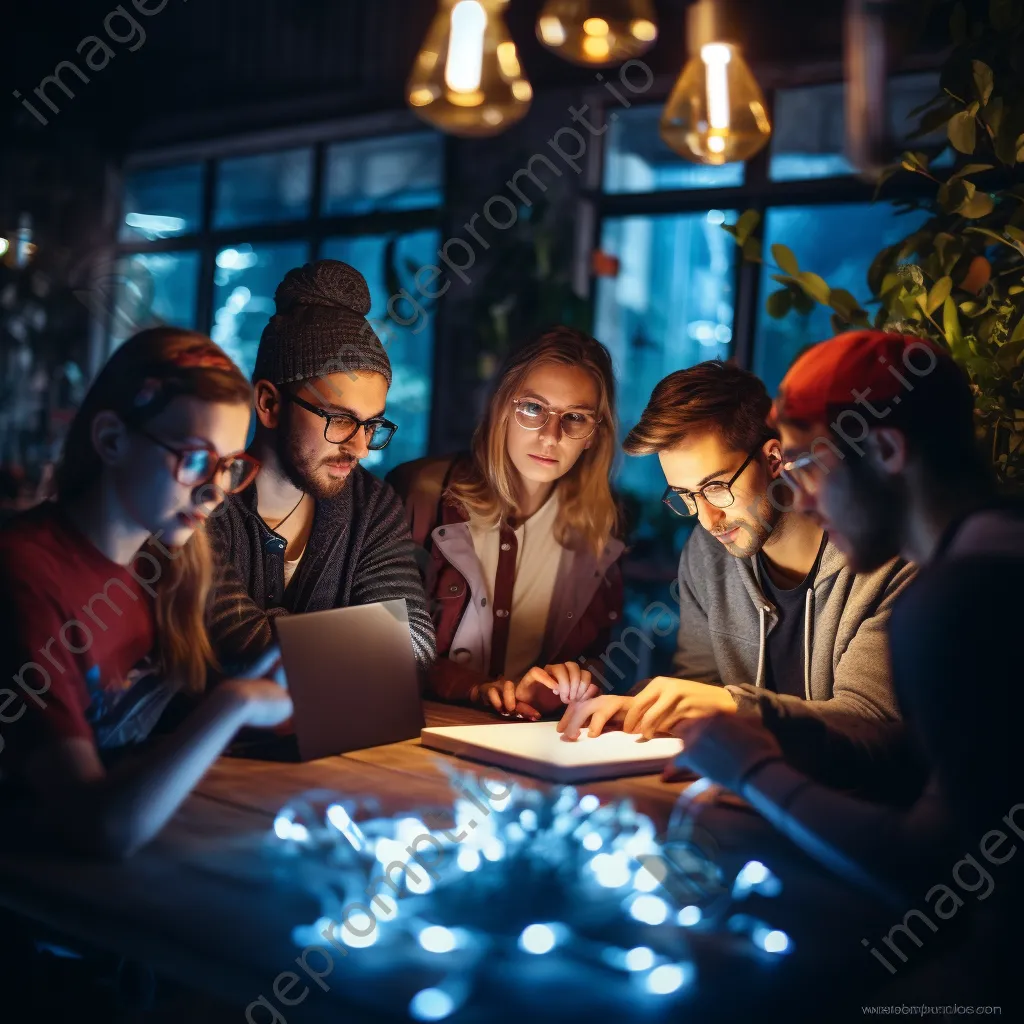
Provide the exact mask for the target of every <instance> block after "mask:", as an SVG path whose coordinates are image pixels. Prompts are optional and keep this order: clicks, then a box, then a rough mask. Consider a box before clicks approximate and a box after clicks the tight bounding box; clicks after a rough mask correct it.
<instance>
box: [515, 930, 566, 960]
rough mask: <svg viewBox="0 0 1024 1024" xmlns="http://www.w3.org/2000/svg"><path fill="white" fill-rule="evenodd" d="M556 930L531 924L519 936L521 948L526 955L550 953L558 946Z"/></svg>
mask: <svg viewBox="0 0 1024 1024" xmlns="http://www.w3.org/2000/svg"><path fill="white" fill-rule="evenodd" d="M557 941H558V940H557V938H556V937H555V932H554V929H553V928H551V926H550V925H546V924H531V925H528V926H527V927H526V928H524V929H523V933H522V934H521V935H520V936H519V948H520V949H521V950H523V952H525V953H536V954H541V953H550V952H551V950H553V949H554V948H555V945H556V944H557Z"/></svg>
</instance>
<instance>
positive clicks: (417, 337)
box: [323, 230, 441, 475]
mask: <svg viewBox="0 0 1024 1024" xmlns="http://www.w3.org/2000/svg"><path fill="white" fill-rule="evenodd" d="M388 242H389V239H388V237H386V236H383V235H366V236H362V237H358V238H332V239H330V240H328V241H327V242H325V243H324V246H323V255H324V256H325V257H326V258H328V259H335V260H343V261H344V262H345V263H349V264H351V265H352V266H353V267H355V268H356V269H357V270H358V271H359V272H360V273H361V274H362V275H363V276H364V277H365V278H366V282H367V284H368V285H369V286H370V298H371V301H372V303H373V305H372V306H371V309H370V317H369V318H370V320H372V321H373V327H374V329H375V330H376V331H377V334H378V336H379V337H380V339H381V341H382V342H384V344H385V347H386V348H387V353H388V357H389V358H390V359H391V373H392V381H391V387H390V389H389V390H388V403H387V414H386V415H387V417H388V419H389V420H391V421H392V422H393V423H397V424H398V432H397V433H396V434H395V436H394V438H393V439H392V441H391V443H390V444H389V445H388V446H387V448H384V449H382V450H381V451H378V452H370V454H369V455H368V456H367V458H365V459H363V461H362V464H363V465H364V466H365V467H366V468H367V469H369V470H371V471H372V472H374V473H377V474H379V475H383V474H384V473H386V472H387V471H388V470H389V469H391V468H392V467H394V466H397V465H398V464H399V463H402V462H408V461H409V459H418V458H420V456H422V455H425V454H426V451H427V434H428V430H429V426H430V393H431V387H432V384H433V360H434V307H435V306H436V305H437V303H436V301H435V300H430V299H427V298H425V297H424V296H423V294H422V293H421V292H420V290H419V289H418V288H417V287H416V284H415V281H414V279H415V276H416V272H417V271H418V270H419V269H420V268H421V267H424V266H428V265H429V264H431V263H432V262H434V261H435V260H436V259H437V249H438V246H439V245H440V244H441V235H440V232H438V231H433V230H428V231H416V232H413V233H411V234H407V235H401V236H400V237H398V238H397V240H395V241H394V245H393V246H392V247H391V248H390V249H389V244H388ZM395 280H397V281H398V282H399V285H397V286H395V285H392V288H391V289H389V287H388V282H389V281H395ZM436 287H437V285H436V283H435V284H433V285H429V286H428V289H427V290H429V291H434V290H436ZM403 289H404V291H405V296H410V297H411V298H407V297H405V296H403V295H402V290H403ZM394 295H398V296H399V298H398V299H396V300H395V301H394V303H392V304H391V309H390V310H389V302H390V300H391V298H392V297H393V296H394ZM389 314H390V315H389Z"/></svg>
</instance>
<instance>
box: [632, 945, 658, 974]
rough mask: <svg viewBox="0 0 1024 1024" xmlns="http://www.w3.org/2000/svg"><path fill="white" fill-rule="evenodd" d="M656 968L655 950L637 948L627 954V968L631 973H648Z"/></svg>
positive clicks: (642, 947) (643, 947) (644, 947)
mask: <svg viewBox="0 0 1024 1024" xmlns="http://www.w3.org/2000/svg"><path fill="white" fill-rule="evenodd" d="M653 966H654V950H653V949H651V948H650V947H648V946H637V947H636V948H635V949H631V950H630V951H629V952H628V953H627V954H626V967H627V968H628V969H629V970H631V971H647V970H650V969H651V968H652V967H653Z"/></svg>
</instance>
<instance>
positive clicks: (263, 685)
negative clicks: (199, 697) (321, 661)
mask: <svg viewBox="0 0 1024 1024" xmlns="http://www.w3.org/2000/svg"><path fill="white" fill-rule="evenodd" d="M217 690H223V691H225V692H226V693H228V694H229V695H230V696H231V698H232V699H234V700H238V701H240V702H241V703H242V705H243V707H244V708H245V724H246V725H251V726H253V727H255V728H257V729H271V728H273V727H274V726H281V725H282V724H284V723H287V722H289V721H290V720H291V716H292V699H291V697H289V696H288V691H287V690H285V689H284V687H282V686H278V684H277V683H275V682H274V681H273V680H271V679H239V678H234V679H225V680H224V682H222V683H221V684H220V685H219V686H218V687H217Z"/></svg>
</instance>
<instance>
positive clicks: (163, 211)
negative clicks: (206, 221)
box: [120, 164, 203, 241]
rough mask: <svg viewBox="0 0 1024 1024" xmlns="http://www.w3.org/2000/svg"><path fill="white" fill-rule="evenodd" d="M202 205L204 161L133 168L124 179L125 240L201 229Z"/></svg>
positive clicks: (166, 235)
mask: <svg viewBox="0 0 1024 1024" xmlns="http://www.w3.org/2000/svg"><path fill="white" fill-rule="evenodd" d="M202 208H203V168H202V165H200V164H185V165H182V166H180V167H160V168H156V169H153V170H140V171H132V172H131V173H129V174H128V175H126V176H125V180H124V196H123V206H122V211H121V230H120V237H121V240H122V241H132V240H133V239H137V238H143V239H146V240H147V241H148V240H149V239H153V238H170V237H172V236H175V235H187V234H190V233H191V232H193V231H198V230H199V227H200V219H201V217H202Z"/></svg>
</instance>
